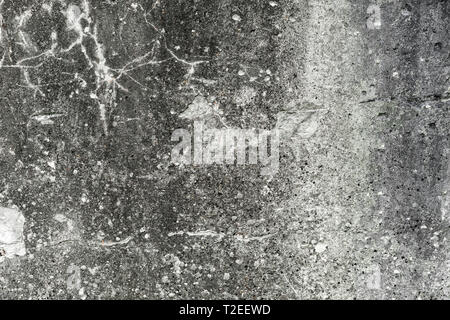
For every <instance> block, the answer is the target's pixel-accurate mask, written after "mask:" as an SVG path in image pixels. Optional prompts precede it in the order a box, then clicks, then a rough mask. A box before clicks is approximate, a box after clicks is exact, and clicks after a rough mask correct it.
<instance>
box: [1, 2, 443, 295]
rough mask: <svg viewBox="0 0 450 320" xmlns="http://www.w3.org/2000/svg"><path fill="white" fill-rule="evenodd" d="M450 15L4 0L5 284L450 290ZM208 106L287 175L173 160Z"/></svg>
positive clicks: (215, 120)
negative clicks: (253, 132) (270, 135)
mask: <svg viewBox="0 0 450 320" xmlns="http://www.w3.org/2000/svg"><path fill="white" fill-rule="evenodd" d="M449 10H450V2H448V1H438V0H428V1H418V0H417V1H416V0H398V1H394V0H373V1H369V0H364V1H356V0H355V1H350V0H341V1H325V0H295V1H293V0H279V1H266V0H264V1H263V0H252V1H244V0H242V1H241V0H239V1H236V0H235V1H231V0H221V1H212V0H208V1H206V0H204V1H203V0H192V1H191V0H189V1H181V0H171V1H165V0H155V1H94V0H90V1H87V0H80V1H65V0H54V1H51V0H50V1H26V0H22V1H9V0H0V22H1V29H0V56H1V57H2V58H1V61H0V83H1V89H0V90H1V95H0V107H1V111H2V112H1V113H0V207H1V208H2V209H0V223H3V221H5V222H4V223H3V225H2V226H0V249H1V250H3V251H0V255H1V257H0V270H1V272H0V297H1V298H40V299H61V298H75V299H90V298H100V299H108V298H117V299H130V298H134V299H180V298H204V299H210V298H216V299H230V298H247V299H251V298H265V299H327V298H328V299H329V298H334V299H352V298H360V299H370V298H381V299H390V298H400V299H401V298H422V299H426V298H447V297H448V294H449V292H448V291H449V285H450V283H449V280H448V275H447V274H448V271H449V268H450V260H449V257H448V253H447V250H448V239H447V237H448V226H449V216H448V215H449V214H450V195H449V192H450V191H449V189H450V180H449V179H450V178H449V174H450V167H449V155H450V152H449V150H450V147H449V142H448V137H449V124H450V123H449V122H450V121H449V120H450V117H449V101H448V96H449V93H450V90H449V81H448V80H449V46H448V38H449V18H450V14H449ZM195 120H202V121H203V122H204V125H205V126H206V127H207V128H242V129H249V128H261V129H269V130H270V129H274V128H275V129H278V130H279V132H280V141H281V145H280V150H279V152H280V164H279V169H278V172H276V174H273V175H271V176H267V175H262V174H261V172H262V171H261V165H246V166H239V165H197V166H194V165H177V164H173V163H171V158H170V157H171V150H172V148H173V147H174V145H175V143H174V142H172V141H171V135H172V133H173V132H174V130H176V129H178V128H184V129H187V130H190V131H191V132H192V131H193V130H194V121H195ZM3 216H4V217H3ZM7 218H8V219H7ZM13 218H14V219H13ZM2 219H3V220H2ZM22 219H24V221H22ZM13 220H14V221H15V222H11V221H13ZM16 222H17V223H16ZM11 230H13V231H11ZM6 233H8V234H6ZM6 236H8V237H6ZM2 239H9V240H8V241H10V240H11V239H13V240H11V241H13V243H14V244H17V245H18V246H19V249H18V250H17V251H10V249H8V247H7V246H6V245H5V242H6V240H2ZM2 241H3V242H2ZM23 244H24V245H25V251H24V250H23ZM7 250H8V251H7Z"/></svg>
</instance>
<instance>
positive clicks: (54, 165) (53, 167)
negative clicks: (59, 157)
mask: <svg viewBox="0 0 450 320" xmlns="http://www.w3.org/2000/svg"><path fill="white" fill-rule="evenodd" d="M47 164H48V166H49V167H50V168H52V169H53V170H55V169H56V163H55V161H49V162H47Z"/></svg>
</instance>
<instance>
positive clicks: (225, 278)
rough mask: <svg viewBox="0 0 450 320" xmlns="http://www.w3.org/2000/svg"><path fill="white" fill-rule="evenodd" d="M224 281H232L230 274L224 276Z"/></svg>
mask: <svg viewBox="0 0 450 320" xmlns="http://www.w3.org/2000/svg"><path fill="white" fill-rule="evenodd" d="M223 280H225V281H227V280H230V274H229V273H228V272H227V273H225V274H224V275H223Z"/></svg>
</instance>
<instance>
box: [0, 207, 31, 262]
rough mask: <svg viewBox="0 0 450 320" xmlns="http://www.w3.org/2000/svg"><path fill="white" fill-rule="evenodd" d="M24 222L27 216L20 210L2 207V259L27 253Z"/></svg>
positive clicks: (0, 233)
mask: <svg viewBox="0 0 450 320" xmlns="http://www.w3.org/2000/svg"><path fill="white" fill-rule="evenodd" d="M24 223H25V218H24V216H23V215H22V213H20V212H19V211H18V210H15V209H7V208H0V254H1V256H0V261H2V260H4V259H5V258H13V257H15V256H23V255H25V253H26V251H25V243H24V241H23V225H24Z"/></svg>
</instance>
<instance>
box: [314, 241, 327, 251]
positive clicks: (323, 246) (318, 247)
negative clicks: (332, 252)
mask: <svg viewBox="0 0 450 320" xmlns="http://www.w3.org/2000/svg"><path fill="white" fill-rule="evenodd" d="M314 250H316V252H317V253H322V252H324V251H325V250H327V245H326V244H325V243H318V244H316V246H315V247H314Z"/></svg>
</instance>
